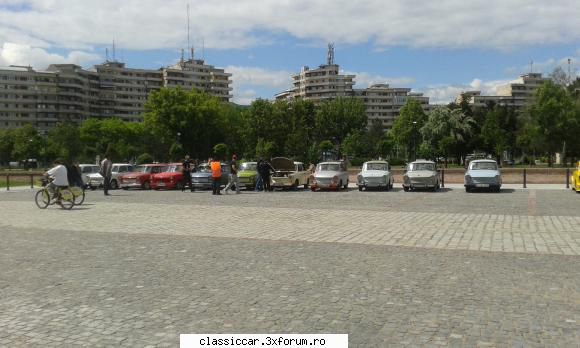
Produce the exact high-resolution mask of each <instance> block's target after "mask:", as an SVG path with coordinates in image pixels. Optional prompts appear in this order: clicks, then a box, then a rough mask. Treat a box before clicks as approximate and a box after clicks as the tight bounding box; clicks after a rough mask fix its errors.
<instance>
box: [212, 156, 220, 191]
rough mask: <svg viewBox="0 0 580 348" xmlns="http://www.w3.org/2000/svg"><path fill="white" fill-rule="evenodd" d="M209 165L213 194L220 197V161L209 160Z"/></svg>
mask: <svg viewBox="0 0 580 348" xmlns="http://www.w3.org/2000/svg"><path fill="white" fill-rule="evenodd" d="M209 165H210V168H211V179H212V180H213V185H212V187H213V194H214V195H221V193H220V179H221V177H222V166H221V163H220V161H218V160H214V159H212V158H210V159H209Z"/></svg>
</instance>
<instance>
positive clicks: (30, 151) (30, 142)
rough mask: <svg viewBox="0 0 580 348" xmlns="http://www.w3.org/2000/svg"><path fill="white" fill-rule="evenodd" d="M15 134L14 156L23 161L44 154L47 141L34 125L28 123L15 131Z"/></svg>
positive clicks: (40, 156) (37, 157)
mask: <svg viewBox="0 0 580 348" xmlns="http://www.w3.org/2000/svg"><path fill="white" fill-rule="evenodd" d="M13 135H14V148H13V149H12V158H14V159H17V160H19V161H23V160H28V159H39V158H42V157H43V156H44V150H43V149H44V148H45V141H44V139H43V138H42V137H41V136H40V134H39V133H38V131H37V130H36V128H35V127H34V126H33V125H31V124H26V125H24V126H22V127H20V128H17V129H15V130H14V131H13Z"/></svg>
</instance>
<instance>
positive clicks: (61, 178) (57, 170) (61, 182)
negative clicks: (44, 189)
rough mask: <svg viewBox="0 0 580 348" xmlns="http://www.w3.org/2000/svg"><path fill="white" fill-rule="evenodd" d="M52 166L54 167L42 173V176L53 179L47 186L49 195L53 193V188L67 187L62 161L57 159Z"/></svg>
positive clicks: (65, 171) (66, 176)
mask: <svg viewBox="0 0 580 348" xmlns="http://www.w3.org/2000/svg"><path fill="white" fill-rule="evenodd" d="M53 164H54V167H53V168H52V169H50V170H49V171H47V172H46V173H44V176H46V177H52V178H53V180H52V182H51V183H50V184H48V188H49V190H50V192H51V193H52V192H55V188H56V189H60V188H66V187H68V175H67V170H66V167H65V166H64V164H63V161H61V160H58V159H57V160H55V161H54V163H53ZM57 192H58V191H57Z"/></svg>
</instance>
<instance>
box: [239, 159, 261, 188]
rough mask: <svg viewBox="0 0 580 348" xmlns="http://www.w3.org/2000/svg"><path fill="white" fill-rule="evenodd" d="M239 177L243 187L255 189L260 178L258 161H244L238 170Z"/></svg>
mask: <svg viewBox="0 0 580 348" xmlns="http://www.w3.org/2000/svg"><path fill="white" fill-rule="evenodd" d="M238 178H239V179H240V186H241V188H244V187H245V188H246V189H254V187H256V181H257V180H258V163H257V162H244V163H242V164H241V165H240V170H239V171H238Z"/></svg>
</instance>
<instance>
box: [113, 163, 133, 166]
mask: <svg viewBox="0 0 580 348" xmlns="http://www.w3.org/2000/svg"><path fill="white" fill-rule="evenodd" d="M113 165H114V166H132V164H131V163H113Z"/></svg>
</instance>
